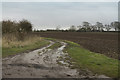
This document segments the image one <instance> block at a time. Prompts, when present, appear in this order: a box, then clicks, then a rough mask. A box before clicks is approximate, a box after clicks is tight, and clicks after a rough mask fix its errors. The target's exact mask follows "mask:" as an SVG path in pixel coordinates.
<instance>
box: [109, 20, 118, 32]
mask: <svg viewBox="0 0 120 80" xmlns="http://www.w3.org/2000/svg"><path fill="white" fill-rule="evenodd" d="M111 26H112V27H113V28H114V29H115V31H120V22H118V21H114V22H112V23H111Z"/></svg>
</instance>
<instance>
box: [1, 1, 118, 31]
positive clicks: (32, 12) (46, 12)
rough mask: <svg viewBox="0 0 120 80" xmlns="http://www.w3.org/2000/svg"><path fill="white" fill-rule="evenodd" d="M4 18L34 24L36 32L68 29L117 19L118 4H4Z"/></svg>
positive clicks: (107, 22) (106, 22)
mask: <svg viewBox="0 0 120 80" xmlns="http://www.w3.org/2000/svg"><path fill="white" fill-rule="evenodd" d="M2 9H3V11H2V12H3V19H5V20H7V19H11V20H17V21H18V20H21V19H27V20H29V21H31V23H32V24H33V26H34V28H35V29H51V28H56V26H61V28H64V29H65V28H68V27H69V26H70V25H76V26H77V25H81V24H82V22H83V21H88V22H90V23H91V24H95V23H96V22H97V21H99V22H102V23H103V24H109V23H111V22H112V21H117V20H118V3H117V2H3V3H2Z"/></svg>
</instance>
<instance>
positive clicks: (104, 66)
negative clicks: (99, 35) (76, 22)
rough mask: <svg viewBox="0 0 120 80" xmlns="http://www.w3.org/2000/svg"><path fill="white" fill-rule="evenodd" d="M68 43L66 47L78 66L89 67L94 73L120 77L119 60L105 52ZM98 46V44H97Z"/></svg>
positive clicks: (81, 67)
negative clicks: (106, 54) (119, 75)
mask: <svg viewBox="0 0 120 80" xmlns="http://www.w3.org/2000/svg"><path fill="white" fill-rule="evenodd" d="M65 42H67V43H68V45H67V47H66V49H65V50H64V51H67V52H68V53H69V55H70V57H71V58H72V59H73V60H74V61H75V62H76V63H75V66H76V68H80V69H89V70H91V71H92V72H93V73H97V74H100V75H102V74H104V75H106V76H109V77H113V78H117V77H118V62H119V61H118V60H117V59H112V58H109V57H107V56H105V55H103V54H99V53H94V52H91V51H89V50H86V49H84V48H82V47H81V46H80V45H79V44H76V43H74V42H70V41H65ZM96 46H97V45H96Z"/></svg>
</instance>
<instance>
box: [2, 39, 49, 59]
mask: <svg viewBox="0 0 120 80" xmlns="http://www.w3.org/2000/svg"><path fill="white" fill-rule="evenodd" d="M31 43H32V42H31ZM49 43H50V42H49V41H47V40H44V39H43V40H40V41H37V42H35V43H32V44H28V45H25V46H17V47H8V48H6V47H2V57H7V56H9V55H15V54H17V53H22V52H25V51H29V50H34V49H37V48H41V47H43V46H46V45H48V44H49Z"/></svg>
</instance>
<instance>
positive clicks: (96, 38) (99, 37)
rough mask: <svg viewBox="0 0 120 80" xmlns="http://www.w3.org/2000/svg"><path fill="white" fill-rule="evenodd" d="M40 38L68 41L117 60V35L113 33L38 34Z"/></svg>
mask: <svg viewBox="0 0 120 80" xmlns="http://www.w3.org/2000/svg"><path fill="white" fill-rule="evenodd" d="M35 34H38V35H40V36H42V37H50V38H56V39H64V40H70V41H73V42H76V43H78V44H80V45H81V46H82V47H84V48H86V49H88V50H90V51H93V52H97V53H101V54H105V55H106V56H108V57H111V58H116V59H118V33H114V32H39V33H35Z"/></svg>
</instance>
